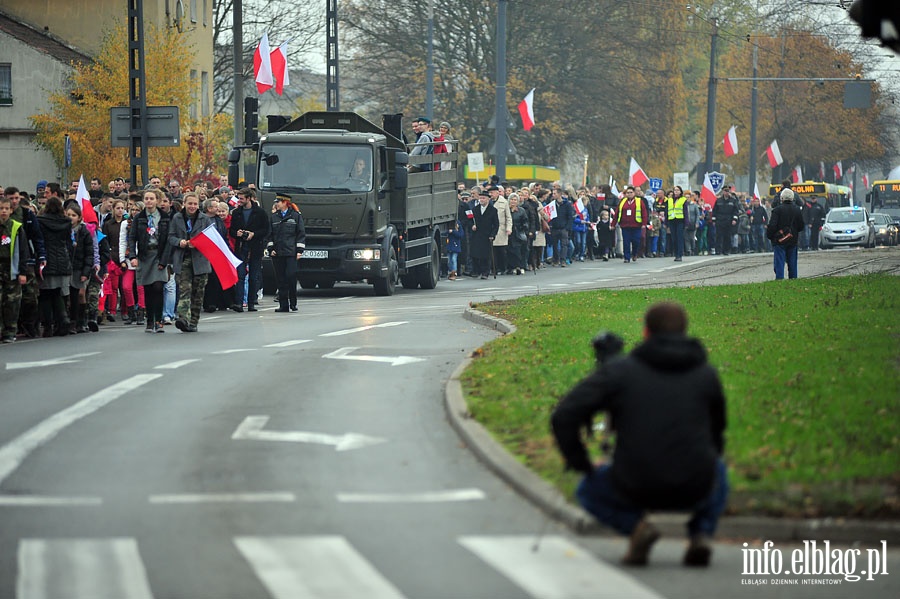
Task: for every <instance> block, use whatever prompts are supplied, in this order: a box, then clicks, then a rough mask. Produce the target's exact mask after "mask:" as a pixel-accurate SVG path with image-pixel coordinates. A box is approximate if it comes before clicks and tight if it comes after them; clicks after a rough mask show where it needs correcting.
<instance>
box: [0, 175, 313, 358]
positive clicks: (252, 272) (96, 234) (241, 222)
mask: <svg viewBox="0 0 900 599" xmlns="http://www.w3.org/2000/svg"><path fill="white" fill-rule="evenodd" d="M219 183H220V186H219V187H212V186H210V185H208V184H206V183H204V182H199V183H197V184H196V185H194V186H193V188H190V189H184V188H183V187H182V185H181V183H180V182H179V181H177V180H171V181H169V182H168V184H167V185H166V186H165V187H164V186H163V184H162V181H161V180H160V178H159V177H155V176H154V177H151V178H150V180H149V184H148V185H146V186H145V187H144V188H142V189H138V188H136V187H135V186H132V185H129V184H128V183H127V182H126V181H125V179H124V178H117V179H114V180H113V181H110V182H109V184H108V186H107V188H106V189H105V190H104V189H103V185H102V183H101V181H100V180H99V179H96V178H95V179H91V182H90V190H88V193H89V195H90V200H89V201H90V207H91V210H88V209H87V206H85V205H84V204H82V202H81V201H79V200H78V199H76V195H77V193H76V192H77V188H78V184H79V182H78V181H75V182H72V184H71V185H70V186H69V187H68V188H66V189H64V188H62V187H61V186H60V185H59V184H58V183H55V182H49V183H48V182H47V181H40V182H38V184H37V187H36V189H35V193H34V194H30V193H27V192H25V191H22V190H20V189H19V188H17V187H12V186H9V187H5V188H4V189H3V194H2V197H0V244H2V246H0V313H2V331H0V340H2V342H3V343H12V342H14V341H16V339H17V338H21V337H27V338H35V337H53V336H65V335H70V334H77V333H84V332H97V331H99V330H100V327H101V326H102V325H104V324H106V323H107V322H116V321H117V320H119V319H121V322H122V323H123V324H126V325H130V324H134V325H138V326H144V327H145V329H144V330H145V331H146V332H148V333H163V332H165V328H166V327H167V326H168V325H173V324H174V325H175V327H176V328H178V329H179V330H181V331H182V332H185V333H193V332H197V330H198V329H197V326H198V323H199V319H200V313H201V311H206V312H215V311H216V310H221V309H232V310H234V311H236V312H243V311H244V310H247V311H251V312H253V311H256V310H257V308H256V304H257V302H258V301H259V300H260V298H261V295H262V290H261V281H262V257H263V254H264V252H265V251H269V253H270V255H271V256H272V258H273V263H274V264H275V265H276V277H277V278H278V279H279V281H287V280H289V277H291V276H293V277H294V278H296V269H297V260H298V259H299V258H300V255H301V254H302V252H303V249H304V248H305V229H304V226H303V219H302V217H301V216H300V213H299V211H298V210H297V207H296V206H295V205H294V204H293V202H292V201H291V198H290V196H279V197H278V201H277V202H276V204H275V206H274V207H273V209H272V212H271V214H269V213H266V212H265V211H264V210H263V209H262V208H261V207H260V205H259V203H258V202H257V201H256V192H255V190H254V189H253V188H252V186H250V187H246V188H242V189H240V190H237V191H235V190H232V189H231V188H230V187H228V186H227V184H226V183H227V177H225V175H222V176H221V177H220V179H219ZM83 208H84V212H83ZM210 228H214V229H215V232H216V233H217V234H218V236H220V237H221V238H222V239H223V240H226V241H227V243H228V245H229V248H230V250H231V251H232V252H234V254H235V255H236V256H238V257H239V258H240V259H241V260H242V264H241V266H240V267H239V268H238V275H239V279H238V282H237V284H235V285H233V286H232V285H229V286H228V288H223V286H222V284H221V282H220V281H219V279H218V277H217V275H216V272H215V270H214V269H213V268H212V265H211V264H210V261H209V260H208V259H207V257H206V256H205V255H204V254H203V252H202V251H200V250H198V248H197V247H195V246H194V244H193V242H192V240H194V239H195V238H196V236H197V235H198V234H200V233H201V232H204V231H205V230H208V229H210ZM290 287H291V286H290V285H288V284H281V285H279V289H280V290H281V295H280V297H279V301H280V305H279V309H278V310H277V311H279V312H290V311H294V312H296V311H297V297H296V289H295V290H294V293H291V292H290Z"/></svg>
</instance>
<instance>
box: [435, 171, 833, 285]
mask: <svg viewBox="0 0 900 599" xmlns="http://www.w3.org/2000/svg"><path fill="white" fill-rule="evenodd" d="M782 186H783V187H784V188H785V189H790V187H791V182H790V181H785V182H783V183H782ZM457 196H458V198H459V210H458V214H457V222H456V223H455V225H454V226H453V227H452V230H451V232H450V234H449V235H448V239H447V254H448V269H447V270H448V272H447V273H446V274H447V276H448V278H449V279H450V280H455V279H458V278H459V277H461V276H464V275H468V276H473V277H480V278H488V277H489V276H491V275H493V276H497V275H509V274H516V275H521V274H524V273H526V272H529V271H532V272H536V271H537V270H539V269H541V268H545V267H547V266H554V267H560V268H565V267H567V266H570V265H572V264H575V263H578V262H584V261H585V260H588V261H591V260H602V261H609V260H611V259H621V260H624V262H625V263H633V262H634V261H636V260H638V259H643V258H663V257H671V258H673V259H674V260H675V261H676V262H681V261H683V259H684V256H700V255H711V254H717V255H725V256H727V255H729V254H736V253H754V252H760V253H761V252H772V251H773V243H772V240H771V239H770V234H769V232H768V231H767V226H768V224H769V221H770V218H771V214H772V210H773V209H774V207H775V206H776V205H777V204H778V202H779V199H778V198H772V199H768V198H766V199H763V200H762V201H761V200H760V199H759V198H750V197H747V196H746V195H745V194H738V193H735V192H734V190H733V188H732V186H730V185H726V186H724V188H723V189H722V191H721V192H720V193H719V194H718V196H717V198H716V201H715V202H714V204H713V205H712V206H711V205H710V204H709V203H706V202H703V201H702V200H701V198H700V192H699V191H690V190H689V191H687V192H686V191H685V190H683V189H682V188H681V187H680V186H678V185H675V186H674V187H672V188H671V189H668V190H664V189H660V190H658V191H656V192H651V191H649V190H644V189H642V188H641V187H635V186H631V185H629V186H627V187H626V188H625V189H624V190H623V191H622V192H621V193H616V192H615V191H613V189H611V187H610V186H609V185H600V186H593V187H590V188H589V187H587V186H582V187H580V188H579V189H577V190H576V189H575V188H574V186H571V185H569V186H566V185H563V184H562V183H561V182H559V181H555V182H553V183H551V184H550V185H549V187H548V188H545V187H544V184H543V183H541V182H534V183H529V184H527V185H521V186H518V187H517V186H514V185H510V184H508V183H506V182H501V181H499V180H498V179H497V178H496V176H495V177H493V178H492V179H491V180H489V181H486V182H485V183H483V184H481V185H477V186H475V187H472V188H467V187H466V186H465V185H464V184H460V185H459V186H458V188H457ZM799 208H800V210H801V213H802V215H803V221H804V227H803V229H802V230H801V232H800V234H799V238H798V239H797V241H796V243H797V244H799V247H800V249H806V248H809V249H817V246H818V231H819V229H820V228H821V225H822V222H823V221H824V218H825V209H824V207H823V206H822V205H821V204H819V203H818V202H817V201H816V198H810V199H809V200H808V201H807V202H806V204H804V205H803V206H799ZM776 245H777V244H776Z"/></svg>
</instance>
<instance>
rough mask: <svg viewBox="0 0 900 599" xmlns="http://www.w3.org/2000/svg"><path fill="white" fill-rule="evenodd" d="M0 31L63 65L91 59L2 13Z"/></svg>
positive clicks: (52, 37) (0, 14) (0, 15)
mask: <svg viewBox="0 0 900 599" xmlns="http://www.w3.org/2000/svg"><path fill="white" fill-rule="evenodd" d="M0 31H2V32H3V33H6V34H8V35H10V36H12V37H14V38H16V39H17V40H19V41H21V42H22V43H24V44H27V45H29V46H30V47H32V48H34V49H35V50H37V51H38V52H41V53H42V54H46V55H48V56H50V57H52V58H55V59H56V60H58V61H60V62H62V63H64V64H70V63H72V62H91V57H90V56H88V55H87V54H84V53H83V52H79V51H78V50H76V49H74V48H72V47H70V46H67V45H66V44H64V43H63V42H61V41H60V40H58V39H57V38H56V37H54V36H52V35H50V34H49V33H45V32H43V31H38V30H37V29H35V28H34V27H31V26H30V25H26V24H25V23H22V22H21V21H17V20H15V19H14V18H12V17H10V16H9V15H6V14H3V13H2V12H0Z"/></svg>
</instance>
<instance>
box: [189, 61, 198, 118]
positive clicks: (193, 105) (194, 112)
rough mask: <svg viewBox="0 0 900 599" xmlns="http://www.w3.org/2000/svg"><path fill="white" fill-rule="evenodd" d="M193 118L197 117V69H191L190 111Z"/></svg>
mask: <svg viewBox="0 0 900 599" xmlns="http://www.w3.org/2000/svg"><path fill="white" fill-rule="evenodd" d="M188 112H189V114H190V117H191V118H192V119H196V118H197V70H196V69H191V109H190V110H189V111H188Z"/></svg>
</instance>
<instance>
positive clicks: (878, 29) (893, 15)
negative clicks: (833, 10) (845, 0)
mask: <svg viewBox="0 0 900 599" xmlns="http://www.w3.org/2000/svg"><path fill="white" fill-rule="evenodd" d="M850 17H851V18H852V19H853V20H854V21H856V22H857V23H859V25H860V27H861V28H862V36H863V37H877V38H879V39H880V40H881V43H882V44H884V45H885V46H887V47H889V48H890V49H892V50H893V51H894V52H897V53H900V33H898V30H900V5H898V4H897V3H890V2H885V1H884V0H856V2H854V3H853V5H852V6H851V7H850Z"/></svg>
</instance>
